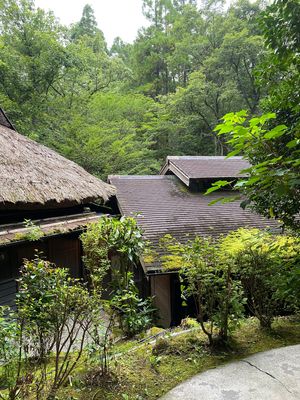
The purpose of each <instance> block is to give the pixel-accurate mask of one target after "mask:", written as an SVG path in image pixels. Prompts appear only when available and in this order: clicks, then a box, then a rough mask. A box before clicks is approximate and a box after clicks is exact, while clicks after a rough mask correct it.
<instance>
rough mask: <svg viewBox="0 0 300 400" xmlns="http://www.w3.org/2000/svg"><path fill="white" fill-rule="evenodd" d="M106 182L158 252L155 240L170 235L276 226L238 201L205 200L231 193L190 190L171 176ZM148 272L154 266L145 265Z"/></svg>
mask: <svg viewBox="0 0 300 400" xmlns="http://www.w3.org/2000/svg"><path fill="white" fill-rule="evenodd" d="M109 181H110V182H111V183H112V184H113V185H114V186H115V187H116V189H117V201H118V205H119V208H120V212H121V213H122V214H123V215H126V216H136V215H137V216H136V218H137V221H138V225H139V226H140V228H141V229H142V230H143V233H144V237H145V239H146V240H149V241H150V242H151V243H152V245H153V247H154V249H156V250H157V251H158V252H159V240H160V238H162V237H163V236H164V235H166V234H171V235H172V236H174V237H175V238H177V239H178V240H180V241H185V240H187V239H188V238H192V237H194V236H195V235H200V236H215V237H216V236H219V235H220V234H226V233H228V232H229V231H232V230H236V229H238V228H240V227H257V228H266V227H268V226H273V227H275V226H277V225H276V224H275V222H274V221H270V220H266V219H264V218H262V217H261V216H259V215H258V214H255V213H253V212H251V211H250V210H243V209H242V208H241V207H240V201H235V202H230V203H226V204H220V203H217V204H215V205H212V206H210V205H209V203H210V202H211V201H212V200H214V199H216V198H220V197H229V196H232V193H231V192H228V191H227V192H223V193H220V192H218V193H212V194H211V195H209V196H205V195H204V194H203V193H195V192H190V191H189V190H188V189H187V188H186V186H185V185H184V184H183V183H182V182H180V180H179V179H177V178H176V177H175V176H172V175H165V176H159V175H158V176H111V177H109ZM145 267H146V269H147V271H148V272H150V271H151V270H156V269H157V268H158V265H157V264H156V263H154V264H148V265H147V264H146V266H145Z"/></svg>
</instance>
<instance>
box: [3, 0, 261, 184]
mask: <svg viewBox="0 0 300 400" xmlns="http://www.w3.org/2000/svg"><path fill="white" fill-rule="evenodd" d="M221 3H222V2H220V1H216V0H215V1H209V2H206V1H203V2H202V4H201V7H199V6H197V4H196V2H195V1H193V0H189V1H187V0H186V1H178V0H155V1H149V0H141V7H143V11H144V14H145V16H146V17H147V18H148V20H149V24H150V25H149V26H148V27H147V28H142V29H141V30H140V31H139V33H138V35H137V38H136V40H135V42H134V43H133V44H127V43H124V42H123V41H122V39H121V38H116V39H115V41H114V43H113V45H112V47H111V49H108V47H107V44H106V42H105V38H104V35H103V33H102V32H101V30H100V29H99V27H98V26H97V23H96V20H95V16H94V13H93V10H92V8H91V7H90V6H88V5H87V6H85V7H84V10H83V14H82V18H81V19H80V21H78V22H77V23H76V24H74V25H72V26H70V27H65V26H62V25H61V24H60V23H59V21H58V20H57V19H56V18H55V17H54V15H52V14H51V13H47V12H44V11H43V10H41V9H36V8H35V6H34V1H33V0H22V1H21V0H1V1H0V104H1V106H2V107H3V108H4V109H5V110H6V111H7V112H8V115H9V117H10V118H11V119H12V121H13V122H14V124H15V125H16V127H17V128H18V129H19V131H20V132H22V133H23V134H26V135H29V136H30V137H32V138H34V139H37V140H38V141H40V142H42V143H44V144H46V145H48V146H51V147H53V148H54V149H56V150H58V151H59V152H60V153H62V154H63V155H66V156H67V157H68V158H70V159H73V160H74V161H76V162H78V163H79V164H81V165H82V166H83V167H85V168H86V169H87V170H88V171H90V172H92V173H94V174H96V175H98V176H100V177H103V178H106V177H107V175H108V174H113V173H137V172H140V173H153V172H155V171H158V169H159V165H160V163H161V160H162V158H163V157H165V156H166V155H168V154H173V155H176V154H203V155H208V154H216V155H218V154H223V152H227V145H226V144H225V143H224V141H223V140H222V138H220V137H218V136H217V135H216V134H215V133H214V132H213V131H212V130H213V127H214V126H215V124H216V123H217V122H218V120H219V119H220V118H221V117H222V116H223V115H224V114H225V113H227V112H229V111H238V110H239V109H240V108H241V107H243V108H247V109H248V110H249V112H250V114H256V113H257V112H259V109H260V100H261V98H263V97H265V91H264V89H262V88H259V87H258V86H256V84H255V76H254V70H255V68H256V66H257V65H258V64H260V63H261V62H262V61H263V60H264V59H265V57H266V56H267V55H266V49H265V47H264V43H263V38H262V32H261V28H260V27H259V25H258V24H257V19H258V16H259V15H260V12H261V10H262V9H263V1H257V2H255V3H250V1H248V0H237V1H236V3H235V4H234V5H233V6H231V7H230V8H229V9H225V8H224V9H223V8H222V7H221ZM266 101H267V100H266Z"/></svg>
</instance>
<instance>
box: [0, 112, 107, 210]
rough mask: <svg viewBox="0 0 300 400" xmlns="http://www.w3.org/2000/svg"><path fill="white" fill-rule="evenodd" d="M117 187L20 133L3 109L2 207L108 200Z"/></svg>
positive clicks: (0, 154)
mask: <svg viewBox="0 0 300 400" xmlns="http://www.w3.org/2000/svg"><path fill="white" fill-rule="evenodd" d="M113 194H114V188H113V186H111V185H109V184H107V183H104V182H102V181H101V180H100V179H98V178H96V177H94V176H92V175H91V174H89V173H88V172H86V171H85V170H84V169H83V168H81V167H80V166H78V165H77V164H75V163H74V162H72V161H70V160H67V159H66V158H64V157H62V156H61V155H59V154H58V153H56V152H55V151H53V150H50V149H49V148H47V147H45V146H43V145H41V144H39V143H37V142H35V141H33V140H31V139H29V138H28V137H25V136H23V135H20V134H19V133H18V132H16V131H15V130H14V128H13V126H12V125H11V123H10V122H9V120H8V119H7V117H6V116H5V114H4V113H3V111H2V110H1V109H0V210H1V209H7V208H14V209H15V208H18V209H24V208H36V207H38V208H45V207H47V208H49V207H51V208H53V207H68V206H72V205H76V204H83V203H87V202H91V201H94V200H99V199H102V200H104V201H106V200H108V199H109V197H110V196H112V195H113Z"/></svg>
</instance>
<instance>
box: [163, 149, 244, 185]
mask: <svg viewBox="0 0 300 400" xmlns="http://www.w3.org/2000/svg"><path fill="white" fill-rule="evenodd" d="M249 167H250V164H249V163H248V161H246V160H244V159H243V158H242V157H230V158H226V157H222V156H169V157H167V160H166V164H165V165H164V167H163V168H162V170H161V172H160V173H161V175H165V174H167V173H170V172H171V173H173V174H175V175H176V176H177V177H178V178H179V179H181V180H182V182H184V183H185V184H186V185H187V186H189V185H190V183H191V181H192V180H206V179H214V178H216V179H225V178H228V179H230V178H240V177H246V176H247V174H246V173H243V172H241V171H242V170H244V169H247V168H249Z"/></svg>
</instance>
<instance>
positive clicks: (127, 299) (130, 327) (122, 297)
mask: <svg viewBox="0 0 300 400" xmlns="http://www.w3.org/2000/svg"><path fill="white" fill-rule="evenodd" d="M126 280H127V282H128V284H127V287H124V288H122V289H117V291H116V292H115V294H114V295H113V297H112V299H111V306H112V307H113V308H114V309H115V310H116V311H117V312H118V315H119V324H120V327H121V329H122V331H123V332H124V333H125V335H127V336H134V335H136V334H138V333H141V332H143V331H145V330H146V329H148V328H149V327H150V326H151V324H152V322H153V319H154V314H155V308H154V307H153V305H152V300H151V299H150V298H148V299H142V298H140V297H139V294H138V290H137V287H136V285H135V283H134V281H133V279H132V274H130V273H128V278H127V279H126Z"/></svg>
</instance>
